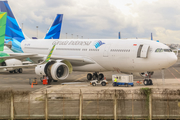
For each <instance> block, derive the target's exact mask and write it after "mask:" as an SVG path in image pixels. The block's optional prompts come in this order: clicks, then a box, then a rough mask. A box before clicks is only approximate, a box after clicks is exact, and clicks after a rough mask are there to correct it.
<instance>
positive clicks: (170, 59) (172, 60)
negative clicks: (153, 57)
mask: <svg viewBox="0 0 180 120" xmlns="http://www.w3.org/2000/svg"><path fill="white" fill-rule="evenodd" d="M177 59H178V58H177V56H176V55H175V54H173V55H171V56H169V57H168V58H167V60H168V62H169V64H170V65H174V64H175V63H176V62H177Z"/></svg>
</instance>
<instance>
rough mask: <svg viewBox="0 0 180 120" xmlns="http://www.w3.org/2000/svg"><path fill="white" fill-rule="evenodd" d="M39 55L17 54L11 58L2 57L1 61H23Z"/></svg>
mask: <svg viewBox="0 0 180 120" xmlns="http://www.w3.org/2000/svg"><path fill="white" fill-rule="evenodd" d="M36 55H37V54H29V55H26V54H24V55H23V54H19V55H18V54H16V55H11V54H10V56H5V57H0V59H5V60H7V59H18V60H22V59H25V58H28V57H32V56H36Z"/></svg>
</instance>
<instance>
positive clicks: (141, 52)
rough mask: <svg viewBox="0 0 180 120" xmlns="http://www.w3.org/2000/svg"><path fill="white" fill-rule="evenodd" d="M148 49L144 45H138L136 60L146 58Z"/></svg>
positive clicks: (147, 46)
mask: <svg viewBox="0 0 180 120" xmlns="http://www.w3.org/2000/svg"><path fill="white" fill-rule="evenodd" d="M149 48H150V46H149V45H144V44H141V45H139V48H138V52H137V57H138V58H147V57H148V51H149Z"/></svg>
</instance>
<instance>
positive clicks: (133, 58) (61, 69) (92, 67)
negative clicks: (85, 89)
mask: <svg viewBox="0 0 180 120" xmlns="http://www.w3.org/2000/svg"><path fill="white" fill-rule="evenodd" d="M19 42H20V43H21V46H19V47H20V48H21V50H22V51H23V52H24V53H22V54H14V53H12V54H10V55H11V56H13V57H14V58H17V57H20V56H21V55H23V56H24V54H25V53H26V54H25V55H26V57H29V58H30V60H31V61H33V62H34V63H39V62H40V61H42V60H44V57H45V56H46V55H47V53H48V51H49V50H50V49H51V47H52V46H53V45H56V48H55V49H54V52H53V54H52V57H51V61H50V62H48V63H45V64H41V65H37V66H36V68H35V73H36V74H38V75H41V76H42V75H47V76H48V77H49V80H65V79H66V78H67V77H68V76H69V74H70V73H71V72H73V71H84V72H92V73H93V74H91V73H89V74H87V79H88V80H91V79H92V78H93V79H97V78H98V79H102V78H103V76H104V75H103V74H102V73H100V72H104V71H119V72H122V73H133V74H137V73H140V74H141V75H143V74H144V73H147V74H149V75H151V74H152V73H153V71H155V70H161V69H165V68H168V67H170V66H171V65H173V64H174V63H175V62H176V61H177V57H176V55H175V54H174V53H173V52H172V51H171V49H170V48H169V47H168V46H166V45H164V44H162V43H159V42H155V41H151V40H144V39H142V40H141V39H125V40H123V39H121V40H119V39H117V40H114V39H93V40H90V39H83V40H77V39H68V40H67V39H66V40H63V39H61V40H55V39H52V40H39V39H38V40H31V39H25V40H19ZM13 47H14V48H15V49H16V46H13ZM17 49H19V48H17ZM16 56H17V57H16ZM1 59H8V57H1ZM17 59H18V58H17ZM5 67H6V68H9V67H11V66H5ZM13 67H19V66H18V65H15V66H13ZM21 67H23V66H21ZM0 68H3V67H0ZM144 81H145V82H144V84H145V85H152V80H151V79H145V80H144Z"/></svg>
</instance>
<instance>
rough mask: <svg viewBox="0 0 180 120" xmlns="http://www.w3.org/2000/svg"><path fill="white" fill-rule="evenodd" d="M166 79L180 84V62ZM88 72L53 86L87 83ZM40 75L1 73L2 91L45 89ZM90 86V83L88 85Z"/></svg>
mask: <svg viewBox="0 0 180 120" xmlns="http://www.w3.org/2000/svg"><path fill="white" fill-rule="evenodd" d="M164 73H165V79H173V81H176V82H179V83H180V60H178V61H177V63H176V64H175V65H173V66H171V67H170V68H168V69H166V70H165V71H164ZM103 74H104V76H105V77H106V79H107V80H108V81H111V75H112V74H116V72H104V73H103ZM86 75H87V72H73V73H72V74H70V76H69V77H68V78H67V79H66V80H63V81H58V82H52V83H51V85H52V86H53V85H61V83H64V82H87V79H86ZM35 77H36V78H38V85H33V88H32V87H31V85H30V84H29V79H30V78H31V79H33V78H35ZM39 78H40V77H39V76H38V75H36V74H35V72H34V69H32V68H31V69H29V68H24V69H23V73H21V74H19V73H17V74H14V73H13V74H10V73H9V72H3V73H0V90H8V89H12V90H18V91H19V90H23V91H34V90H37V89H40V88H43V87H47V86H45V85H42V83H41V81H40V79H39ZM134 79H135V80H136V79H138V80H143V78H141V77H136V76H134ZM152 79H162V74H161V71H155V73H154V75H153V76H152ZM87 84H89V83H87Z"/></svg>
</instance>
